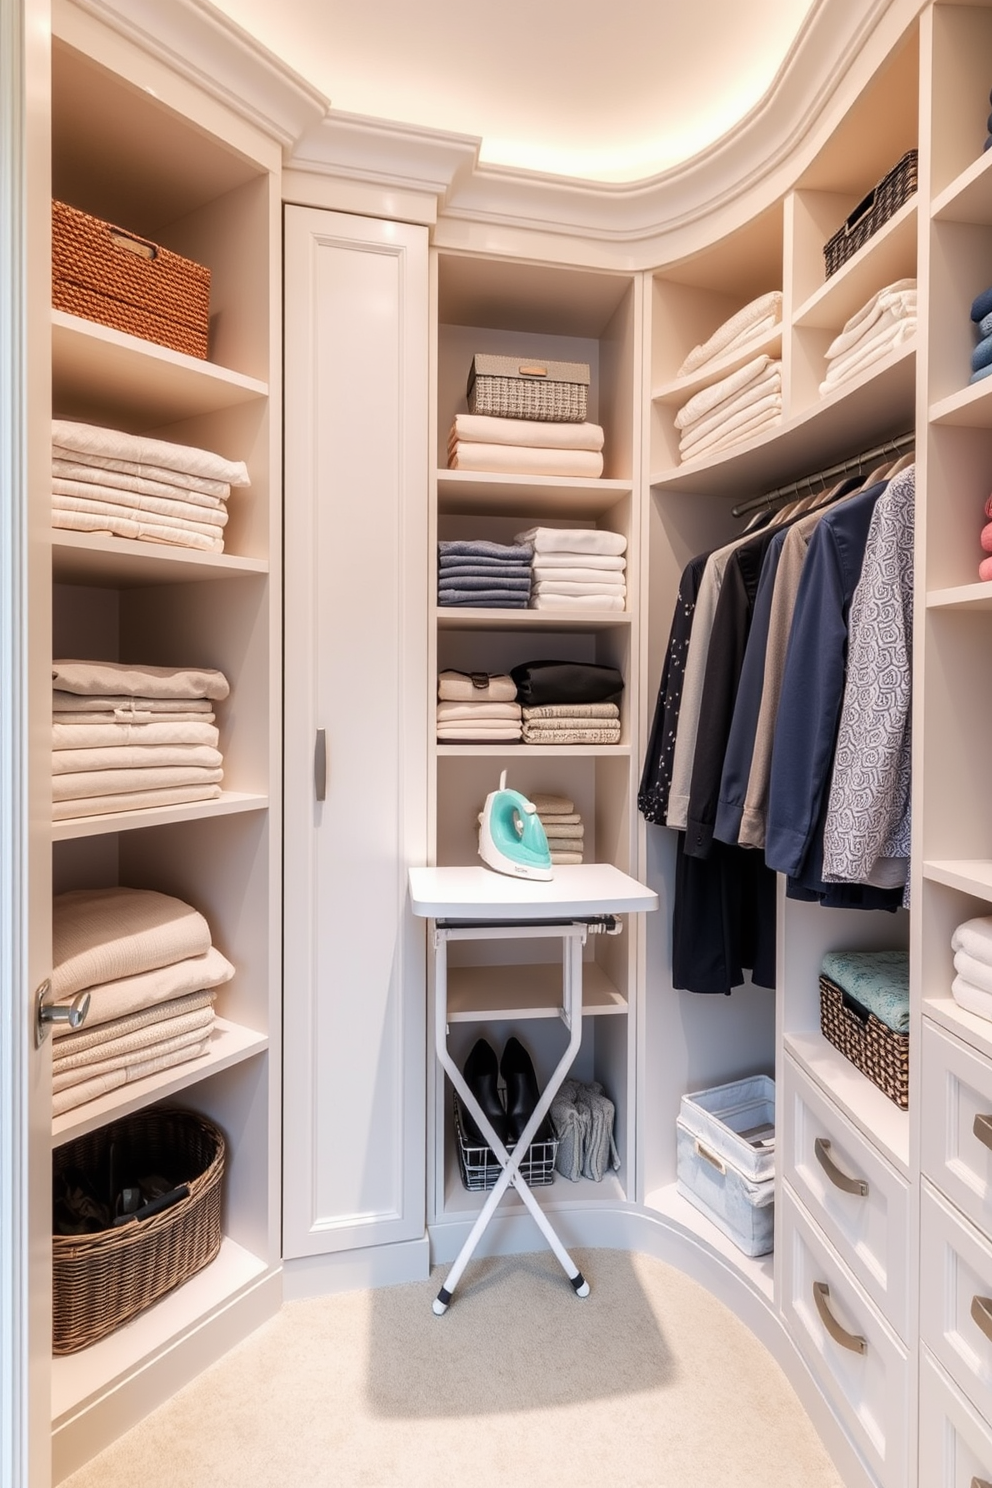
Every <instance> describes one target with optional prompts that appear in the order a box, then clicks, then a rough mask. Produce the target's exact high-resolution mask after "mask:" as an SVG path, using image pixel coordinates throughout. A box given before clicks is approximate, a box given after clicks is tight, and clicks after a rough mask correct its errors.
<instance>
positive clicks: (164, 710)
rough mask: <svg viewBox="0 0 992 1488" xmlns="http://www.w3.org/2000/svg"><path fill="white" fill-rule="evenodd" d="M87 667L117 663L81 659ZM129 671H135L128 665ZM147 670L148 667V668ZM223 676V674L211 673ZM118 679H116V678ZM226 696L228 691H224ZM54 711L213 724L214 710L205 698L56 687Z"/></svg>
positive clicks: (142, 720)
mask: <svg viewBox="0 0 992 1488" xmlns="http://www.w3.org/2000/svg"><path fill="white" fill-rule="evenodd" d="M79 665H85V666H95V665H101V666H113V665H116V663H114V662H100V663H96V662H85V663H83V662H81V663H79ZM128 670H133V669H132V668H129V669H128ZM145 670H147V668H146V669H145ZM211 675H212V676H213V675H216V676H220V673H219V672H218V673H211ZM114 680H115V679H114ZM225 696H226V694H225ZM52 712H53V714H54V713H66V714H68V713H97V714H104V715H105V716H104V717H102V718H99V719H98V720H97V721H98V722H100V723H111V722H115V723H139V722H140V723H154V722H156V721H157V720H158V718H159V717H166V716H167V717H168V718H169V720H170V721H171V722H176V721H178V720H177V716H176V715H179V716H180V719H185V718H187V717H189V718H191V719H193V720H198V721H199V722H201V723H212V722H213V716H214V715H213V712H212V711H211V705H210V702H209V701H208V700H207V698H205V697H184V698H182V699H180V700H178V701H177V699H176V698H173V697H171V696H170V697H141V696H133V697H132V696H125V694H123V693H118V694H116V696H112V697H101V696H100V695H99V694H96V693H94V694H89V695H87V694H79V693H75V692H63V691H62V690H61V689H59V688H55V689H54V690H53V692H52Z"/></svg>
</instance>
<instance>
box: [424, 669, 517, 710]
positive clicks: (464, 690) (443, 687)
mask: <svg viewBox="0 0 992 1488" xmlns="http://www.w3.org/2000/svg"><path fill="white" fill-rule="evenodd" d="M472 675H475V676H477V677H479V679H480V680H481V679H482V678H483V677H485V676H486V673H485V672H478V673H474V674H470V673H468V672H453V671H445V672H442V673H441V674H440V676H439V677H438V679H437V695H438V697H439V698H440V699H441V701H442V702H452V703H465V702H472V703H481V702H490V703H513V702H516V699H517V684H516V682H514V680H513V678H512V677H511V676H509V675H507V674H506V673H499V674H497V675H495V676H490V677H489V680H488V681H487V683H486V685H485V686H484V687H476V686H475V684H474V683H473V681H472Z"/></svg>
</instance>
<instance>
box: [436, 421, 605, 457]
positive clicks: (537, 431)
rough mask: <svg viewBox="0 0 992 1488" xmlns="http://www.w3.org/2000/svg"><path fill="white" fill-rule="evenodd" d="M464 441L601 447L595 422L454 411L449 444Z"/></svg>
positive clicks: (563, 447) (601, 434)
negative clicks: (580, 422)
mask: <svg viewBox="0 0 992 1488" xmlns="http://www.w3.org/2000/svg"><path fill="white" fill-rule="evenodd" d="M461 440H465V441H466V442H467V443H469V444H515V445H522V446H523V447H525V448H529V449H536V448H543V449H570V450H593V451H596V452H598V451H599V450H601V449H602V448H603V442H604V436H603V431H602V429H601V428H600V426H599V425H598V424H552V423H545V422H544V421H543V420H542V419H515V418H494V417H492V416H491V415H490V414H484V413H456V414H455V421H454V423H453V424H452V426H451V432H450V433H449V435H448V446H449V448H450V447H451V445H452V444H454V443H456V442H458V441H461Z"/></svg>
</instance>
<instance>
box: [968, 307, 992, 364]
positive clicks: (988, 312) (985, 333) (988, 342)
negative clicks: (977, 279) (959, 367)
mask: <svg viewBox="0 0 992 1488" xmlns="http://www.w3.org/2000/svg"><path fill="white" fill-rule="evenodd" d="M971 323H972V327H973V328H974V332H975V335H976V336H977V337H978V345H977V346H976V347H975V349H974V351H973V352H972V353H971V376H970V377H969V379H968V381H969V382H981V381H982V379H983V378H985V377H988V375H989V373H990V372H992V288H990V289H983V290H982V293H981V294H980V295H976V296H975V299H974V300H973V301H972V306H971Z"/></svg>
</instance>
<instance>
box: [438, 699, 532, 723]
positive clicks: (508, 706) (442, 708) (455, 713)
mask: <svg viewBox="0 0 992 1488" xmlns="http://www.w3.org/2000/svg"><path fill="white" fill-rule="evenodd" d="M482 718H488V719H490V720H491V721H496V720H499V719H511V720H512V721H514V722H516V723H519V722H520V704H519V703H492V702H485V701H484V702H481V703H471V702H467V703H455V702H441V703H438V705H437V721H438V723H450V722H452V721H455V720H465V719H473V720H478V719H482Z"/></svg>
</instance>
